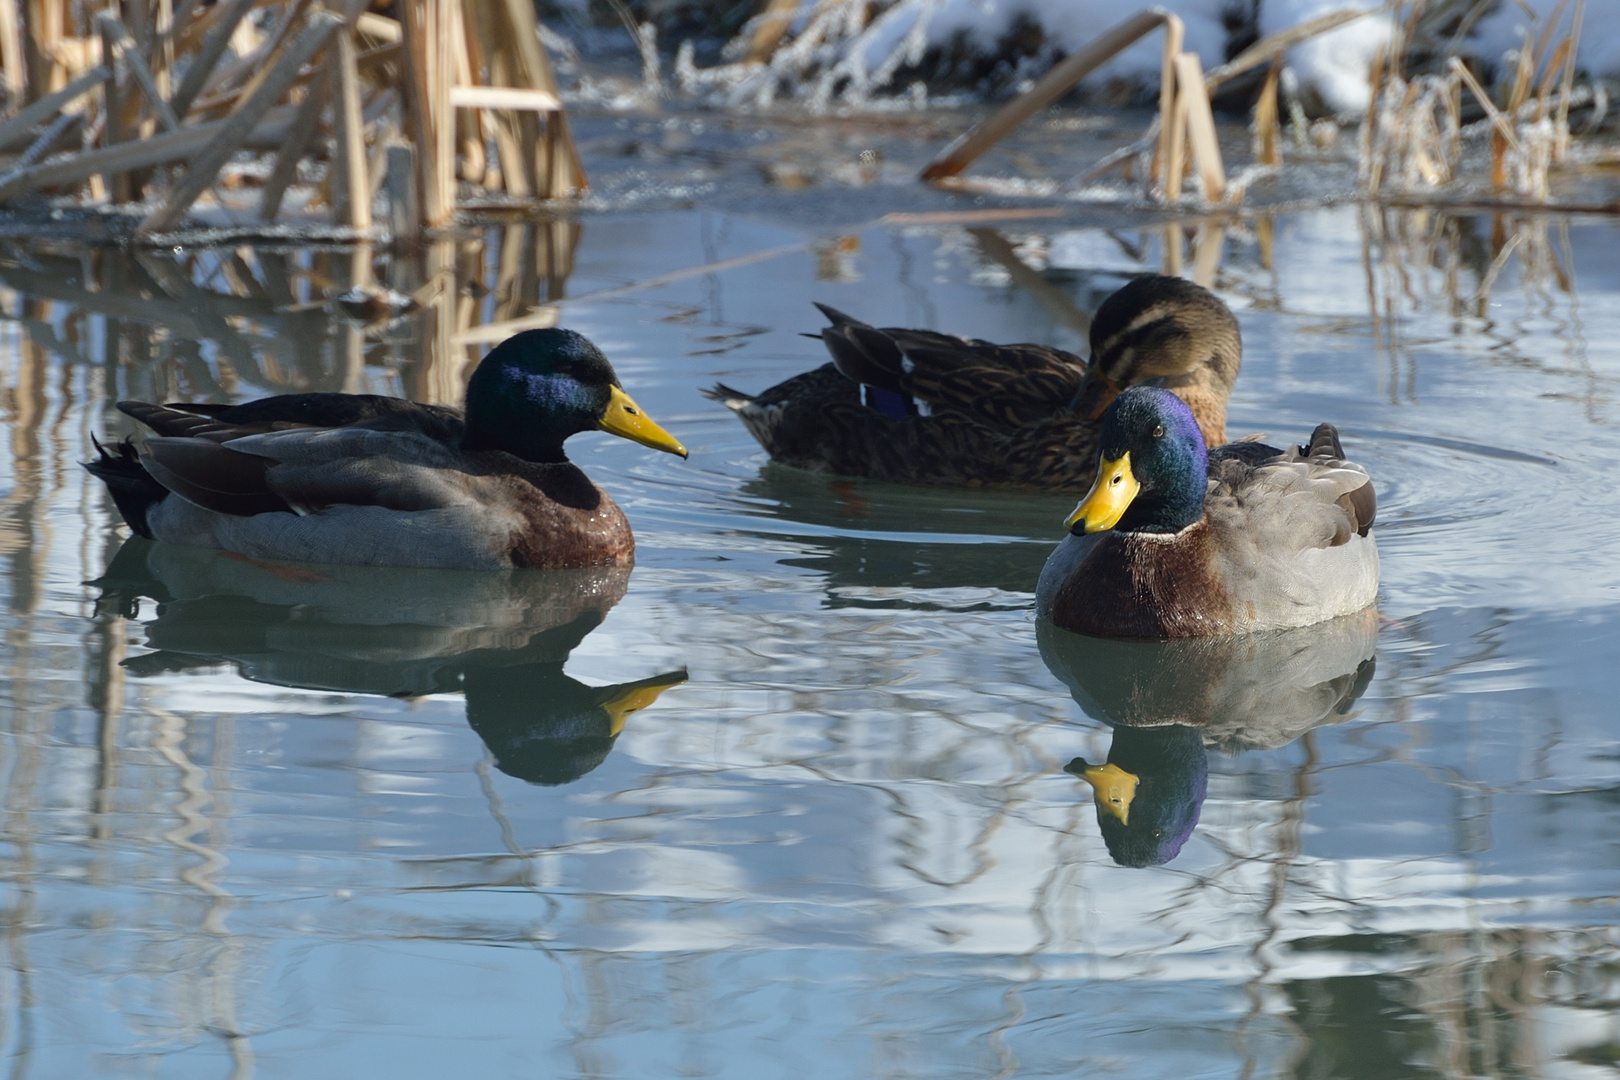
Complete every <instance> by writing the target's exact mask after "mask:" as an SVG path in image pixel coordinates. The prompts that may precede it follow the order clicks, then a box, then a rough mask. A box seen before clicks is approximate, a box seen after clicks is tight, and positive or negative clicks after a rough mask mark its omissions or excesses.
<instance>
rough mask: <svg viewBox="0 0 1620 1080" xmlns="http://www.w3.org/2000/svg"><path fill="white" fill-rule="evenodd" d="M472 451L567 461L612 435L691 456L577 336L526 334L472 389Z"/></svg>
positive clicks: (476, 375)
mask: <svg viewBox="0 0 1620 1080" xmlns="http://www.w3.org/2000/svg"><path fill="white" fill-rule="evenodd" d="M466 412H467V428H466V433H465V434H464V435H463V436H462V445H463V446H465V447H466V448H467V449H469V450H505V451H506V452H507V453H510V454H515V455H517V456H518V457H520V458H524V459H526V460H528V461H540V462H556V461H565V460H567V458H566V455H564V454H563V449H562V444H563V441H564V440H566V439H567V438H568V437H569V436H571V435H577V434H578V433H579V432H581V431H607V432H610V433H612V434H614V435H618V436H620V437H621V438H625V439H629V440H631V441H632V442H638V443H641V444H642V445H643V446H650V447H652V448H653V449H654V450H663V451H665V452H666V453H670V454H679V455H680V456H681V457H685V456H686V447H684V446H682V445H681V444H680V443H679V442H678V441H677V440H676V439H675V437H674V436H672V435H670V433H669V432H667V431H665V430H664V429H663V428H661V427H659V426H658V425H657V424H656V423H654V422H653V421H652V420H651V419H650V418H649V417H648V416H647V414H646V413H645V412H643V411H642V410H641V408H640V406H638V405H637V404H636V403H635V402H634V401H632V400H631V399H630V395H629V394H626V393H625V392H624V389H623V388H622V387H621V386H620V385H619V377H618V376H617V375H616V374H614V372H613V365H612V364H610V363H608V359H607V357H605V356H603V355H602V350H600V349H598V348H597V347H596V346H595V345H593V344H591V343H590V341H589V340H588V339H586V338H585V336H584V335H583V334H578V333H575V332H574V331H572V330H561V329H545V330H525V331H524V332H523V333H521V334H515V335H513V336H512V337H509V338H507V339H506V340H505V341H503V342H501V343H500V344H499V345H497V346H496V347H495V348H494V349H492V350H490V353H489V355H488V356H486V357H484V360H483V362H482V363H480V364H479V365H478V370H476V371H474V372H473V376H472V378H471V379H470V380H469V381H468V383H467V410H466Z"/></svg>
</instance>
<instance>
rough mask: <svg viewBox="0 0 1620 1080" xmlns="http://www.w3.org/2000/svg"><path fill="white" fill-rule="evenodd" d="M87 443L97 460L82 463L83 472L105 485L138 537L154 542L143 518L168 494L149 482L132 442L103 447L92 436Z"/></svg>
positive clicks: (150, 476) (128, 440) (162, 487)
mask: <svg viewBox="0 0 1620 1080" xmlns="http://www.w3.org/2000/svg"><path fill="white" fill-rule="evenodd" d="M90 441H91V442H92V443H93V444H95V448H96V454H97V457H96V460H94V461H86V462H84V467H85V469H86V470H87V471H88V472H89V473H90V475H91V476H94V477H95V478H96V479H98V480H100V481H101V482H103V483H104V484H106V485H107V490H108V492H110V493H111V494H112V497H113V502H114V503H116V504H117V506H118V512H119V513H120V514H122V515H123V517H124V522H125V524H127V525H128V526H129V527H130V529H132V530H133V531H134V532H135V534H136V535H137V536H144V537H146V538H147V539H148V540H151V539H155V538H154V537H153V536H152V529H151V526H149V525H148V524H147V522H146V515H147V513H148V512H150V511H151V509H152V507H154V506H156V505H157V504H158V503H160V502H162V501H163V500H164V498H165V497H166V496H167V495H168V494H169V490H168V489H167V488H165V487H164V486H163V485H162V484H160V483H158V482H157V481H156V480H154V479H152V475H151V474H150V473H148V472H147V471H146V468H145V466H143V465H142V464H141V455H140V453H139V452H138V451H137V450H136V449H135V440H133V439H129V438H126V439H123V440H122V441H120V442H115V443H113V444H112V446H110V447H109V446H105V445H103V444H102V443H101V442H100V441H99V440H98V439H97V438H96V437H95V436H94V435H92V436H91V437H90Z"/></svg>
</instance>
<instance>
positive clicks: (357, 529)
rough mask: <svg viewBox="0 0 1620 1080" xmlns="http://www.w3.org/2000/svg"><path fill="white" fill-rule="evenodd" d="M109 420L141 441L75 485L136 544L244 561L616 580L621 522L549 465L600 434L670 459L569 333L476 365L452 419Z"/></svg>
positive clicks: (160, 409)
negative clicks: (567, 573) (584, 569)
mask: <svg viewBox="0 0 1620 1080" xmlns="http://www.w3.org/2000/svg"><path fill="white" fill-rule="evenodd" d="M118 408H119V410H120V411H122V412H125V413H127V414H129V415H130V416H133V417H134V418H135V419H137V420H139V421H141V422H142V423H143V424H146V425H147V426H148V427H150V428H152V430H154V431H155V432H157V435H158V437H156V438H149V439H147V440H146V443H145V446H144V447H143V448H142V449H141V450H140V452H139V453H137V451H136V449H135V447H134V446H133V445H132V444H131V443H130V442H128V441H127V440H126V441H125V442H124V443H122V444H120V445H118V446H117V447H114V448H113V449H112V450H109V449H108V448H106V447H100V446H99V444H98V448H99V449H100V458H99V459H98V460H96V461H92V462H88V463H87V464H86V466H85V467H86V468H88V469H89V470H90V472H91V473H93V474H94V475H96V476H98V477H100V478H101V479H102V480H104V481H106V483H107V486H108V488H110V489H111V491H112V495H113V499H114V501H116V502H117V504H118V510H119V512H120V513H121V514H123V516H124V520H125V521H126V522H128V523H129V526H130V528H131V529H133V530H135V532H137V533H139V534H140V535H142V536H147V537H151V538H153V539H157V540H167V541H171V542H173V543H178V544H190V545H193V546H197V547H212V548H223V549H224V550H226V551H231V552H235V553H237V554H240V555H246V556H250V557H253V558H260V559H283V560H289V561H298V562H330V563H357V564H369V565H376V566H419V567H444V568H449V569H503V568H510V567H530V566H532V567H547V568H557V567H572V566H592V565H598V564H605V563H628V562H630V561H631V559H632V557H633V554H634V551H635V540H634V538H633V537H632V536H631V534H630V524H629V522H627V521H626V520H625V517H624V512H623V511H621V510H620V509H619V508H618V506H617V505H616V504H615V503H614V502H613V500H612V499H611V498H609V497H608V495H607V493H606V492H605V491H603V490H602V489H601V488H599V487H597V486H596V485H595V484H593V483H591V481H590V478H589V477H587V476H586V475H585V474H584V473H583V472H582V471H580V468H579V467H578V466H577V465H575V464H573V463H572V462H570V461H569V460H568V458H567V456H566V455H565V454H564V453H563V441H564V440H565V439H567V438H568V437H569V436H570V435H574V434H576V433H578V432H581V431H607V432H611V433H613V434H615V435H619V436H622V437H623V438H626V439H630V440H632V441H633V442H638V443H641V444H642V445H643V446H650V447H652V448H653V449H655V450H664V451H667V452H668V453H671V454H679V455H680V456H681V457H685V456H686V448H685V447H683V446H682V445H681V444H680V443H679V442H677V441H675V439H674V438H673V437H672V436H671V435H670V434H669V433H668V432H666V431H665V430H664V429H663V428H661V427H659V426H658V425H657V424H655V423H653V421H652V420H651V419H649V418H648V417H647V415H646V414H645V413H643V412H642V411H641V409H640V408H639V407H638V406H637V405H636V403H635V402H634V401H632V400H630V396H629V395H628V394H626V393H625V392H624V390H623V389H622V388H620V386H619V379H618V376H616V375H615V374H614V373H613V367H612V365H611V364H609V363H608V361H607V358H606V357H605V356H603V355H602V353H601V352H600V351H599V350H598V349H597V348H596V346H595V345H592V344H591V343H590V342H589V341H587V340H586V339H585V338H584V337H582V336H580V335H579V334H576V333H574V332H573V331H572V330H529V331H525V332H524V333H521V334H518V335H516V336H515V337H512V338H509V339H508V340H506V341H505V342H502V343H501V344H500V345H499V346H497V347H496V348H495V349H493V350H491V352H490V354H489V355H488V356H486V357H485V358H484V360H483V362H482V363H481V364H479V365H478V369H477V370H476V371H474V372H473V376H472V379H471V380H470V381H469V382H468V384H467V403H466V409H465V411H464V412H461V411H457V410H455V409H449V408H445V407H443V406H437V405H422V404H418V403H416V402H411V401H403V400H401V399H399V398H389V397H378V396H376V395H372V394H284V395H281V396H278V397H271V398H264V399H262V400H259V401H250V402H247V403H246V404H243V405H205V404H177V405H150V404H147V403H145V402H140V401H124V402H119V404H118Z"/></svg>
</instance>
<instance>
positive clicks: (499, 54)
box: [0, 0, 585, 237]
mask: <svg viewBox="0 0 1620 1080" xmlns="http://www.w3.org/2000/svg"><path fill="white" fill-rule="evenodd" d="M100 2H101V0H97V3H100ZM109 2H110V3H111V5H112V6H110V7H108V9H107V10H105V11H99V12H98V11H97V9H96V5H95V4H92V6H91V9H90V11H89V13H87V14H84V15H77V14H75V13H76V12H78V11H79V8H77V7H72V6H71V5H70V4H69V2H68V0H0V67H3V70H4V76H3V79H0V87H3V88H5V89H7V90H8V92H9V97H8V99H7V100H6V101H5V105H6V106H7V107H8V109H9V111H10V113H11V115H10V116H9V117H8V118H5V119H0V150H4V149H11V150H13V152H15V150H16V149H18V148H20V147H23V146H27V147H28V153H26V154H25V155H23V156H22V157H21V159H20V160H18V159H13V160H12V161H11V162H9V164H8V167H7V169H6V171H5V172H4V174H3V175H0V202H4V201H5V200H7V199H10V198H15V197H16V196H18V195H21V194H23V193H25V192H28V191H34V190H38V189H39V188H42V187H51V186H62V185H73V184H83V183H84V182H85V181H86V180H87V179H89V180H91V189H92V195H93V196H94V197H95V198H98V199H101V198H106V197H109V196H110V197H111V198H112V199H114V200H115V201H119V202H128V201H131V200H134V199H138V198H142V197H144V196H146V195H147V194H148V193H149V188H148V185H149V183H150V182H151V181H152V180H153V179H154V176H153V174H152V173H151V170H152V168H153V167H155V166H157V165H164V164H173V163H177V162H182V161H184V160H185V159H187V158H193V159H194V160H192V161H191V163H190V164H191V167H190V168H189V169H187V170H185V171H184V173H183V174H181V175H180V176H179V177H178V178H177V179H176V180H175V182H174V184H173V186H172V187H171V189H170V190H169V191H168V192H167V193H166V195H165V197H164V199H163V201H162V205H161V206H160V207H159V209H158V210H157V211H155V212H154V213H152V214H151V215H149V216H148V217H147V218H146V220H145V221H143V222H142V224H141V226H140V227H139V229H138V230H137V233H136V235H137V237H147V236H150V235H152V234H153V233H154V232H158V231H162V230H166V229H168V228H170V227H172V226H174V225H177V224H178V223H179V220H180V218H181V217H183V216H184V214H185V213H186V212H187V211H188V209H189V207H190V206H191V205H193V204H194V203H195V201H196V199H197V197H198V195H199V194H200V192H201V191H203V190H207V188H208V187H210V186H212V181H213V177H214V176H215V175H217V173H218V170H219V168H220V167H221V166H222V165H223V163H224V162H225V161H226V160H228V159H229V157H230V155H231V154H233V153H235V152H236V151H237V150H239V149H241V148H243V147H244V146H245V145H247V143H248V142H249V141H252V142H253V144H254V146H255V148H258V147H259V146H261V145H262V144H263V141H264V139H265V137H266V136H267V135H273V134H281V135H284V136H285V140H286V141H285V142H284V143H283V144H282V145H281V146H279V147H277V148H276V149H277V151H278V153H277V156H276V161H275V164H274V167H273V168H272V170H271V174H270V176H269V177H268V179H267V182H266V185H265V190H264V192H263V197H262V198H261V199H260V202H259V205H258V207H257V212H258V217H259V218H260V220H265V221H268V220H271V219H273V218H274V217H275V216H276V215H277V214H278V213H280V212H281V209H282V206H283V203H284V201H285V196H286V193H287V191H288V189H289V188H290V186H291V185H292V184H293V183H294V182H295V181H296V179H297V176H298V164H299V160H300V158H301V157H302V156H303V155H304V154H306V153H310V152H313V153H315V154H317V155H318V156H323V157H324V156H327V151H326V150H325V147H324V144H323V143H321V142H320V141H318V139H317V136H318V134H319V131H320V128H321V123H322V120H321V116H322V109H323V108H324V106H325V105H328V104H330V105H331V106H332V107H333V112H332V114H331V130H332V132H333V134H334V136H335V138H334V140H333V144H332V150H331V152H330V161H331V169H330V170H329V173H328V180H327V182H326V185H325V186H326V188H327V198H328V201H329V202H330V203H331V204H332V207H333V211H334V214H335V215H336V217H337V218H338V220H339V222H340V223H341V224H346V225H349V226H350V227H353V228H355V229H359V230H362V231H363V230H365V229H366V228H368V227H369V226H370V224H371V221H370V211H371V203H372V198H373V196H374V195H375V193H376V192H377V191H378V190H379V189H380V188H381V186H382V176H383V175H384V173H383V163H384V159H385V158H387V157H388V154H387V146H388V143H389V142H390V140H391V139H392V138H393V137H394V136H392V135H391V134H390V133H391V132H398V131H399V130H400V128H401V126H402V123H401V119H400V112H401V111H403V114H404V118H403V127H404V128H405V129H406V132H407V133H408V134H409V135H410V136H411V137H412V141H413V142H415V144H416V147H417V154H416V155H415V157H416V160H417V162H418V168H419V169H420V170H421V177H420V179H421V180H422V181H423V182H422V183H420V184H418V185H413V186H414V187H415V188H416V192H417V193H416V195H415V199H416V200H419V201H417V202H416V205H418V206H420V207H421V208H422V209H421V212H420V214H419V217H429V218H430V219H431V221H433V222H434V223H444V222H448V221H449V220H450V218H451V217H452V216H453V214H454V213H455V209H456V203H457V195H458V178H459V177H460V176H465V177H466V178H467V179H469V180H470V181H472V182H475V183H483V184H484V185H485V186H487V187H490V188H491V189H494V190H504V191H505V192H506V193H507V194H509V195H517V196H520V197H526V196H531V195H533V194H536V193H538V194H541V195H544V196H548V197H549V196H555V195H562V194H567V193H571V192H574V191H577V190H579V189H581V188H583V187H584V184H585V180H584V171H583V169H582V168H581V166H580V163H579V157H578V150H577V148H576V147H575V146H574V144H573V140H572V137H571V134H570V132H569V129H568V124H567V120H566V117H565V115H564V113H563V111H562V106H561V103H560V101H559V100H558V98H557V87H556V83H555V81H554V79H553V77H552V74H551V70H550V65H549V62H548V60H547V58H546V55H545V53H544V51H543V50H542V49H541V48H540V41H539V26H538V23H537V21H536V19H535V14H534V11H533V8H532V4H531V2H530V0H481V2H479V3H475V4H472V5H471V8H470V9H469V6H468V4H467V3H466V0H396V3H395V8H396V10H397V12H398V18H399V19H400V20H401V21H403V23H404V24H405V25H404V26H402V25H401V21H396V20H395V18H391V17H386V16H382V15H378V14H375V13H372V12H369V11H366V10H365V9H366V7H367V6H368V5H367V2H366V0H218V2H217V3H214V4H211V5H210V6H208V7H204V6H203V4H204V3H205V2H206V0H175V2H173V3H172V9H171V0H109ZM25 4H26V5H27V7H26V10H24V5H25ZM339 6H341V7H342V8H343V12H342V16H341V21H342V22H343V23H345V24H347V25H346V28H345V29H344V30H343V32H342V35H341V36H340V38H339V39H337V41H336V42H333V43H328V44H326V45H325V46H322V45H320V44H319V43H318V42H320V41H325V40H326V38H328V37H329V35H330V33H331V32H334V31H333V30H332V29H331V27H330V26H328V24H329V23H331V21H332V20H333V19H334V18H338V16H337V15H336V14H334V12H333V11H328V10H327V8H328V7H330V8H333V9H336V8H338V7H339ZM259 7H266V8H270V9H271V10H272V13H273V23H272V26H271V28H270V29H269V30H268V32H265V31H261V30H258V29H254V28H253V24H252V23H251V22H250V21H249V16H250V14H251V13H252V12H253V11H254V10H255V9H257V8H259ZM120 11H121V12H122V14H123V18H122V19H120V18H119V15H118V12H120ZM8 15H15V16H16V18H15V19H14V20H8V18H7V16H8ZM25 15H26V16H27V18H26V20H25V19H24V16H25ZM467 17H472V18H473V19H474V25H469V24H467V22H466V21H465V19H466V18H467ZM74 18H77V19H78V20H79V22H80V23H81V24H82V23H84V22H86V21H88V23H89V24H90V25H89V27H88V28H89V29H90V30H91V31H92V32H93V33H94V34H96V36H97V37H99V39H100V41H99V43H98V44H99V46H100V52H101V56H102V59H103V62H102V63H100V64H98V65H97V66H95V67H93V68H90V69H89V70H85V66H86V65H87V63H88V61H89V59H90V58H91V57H94V56H95V52H94V51H93V50H92V48H91V47H90V46H91V44H92V42H91V41H89V40H87V39H85V38H84V37H82V36H81V37H75V36H72V35H73V33H74V26H73V23H72V20H73V19H74ZM13 22H15V24H16V25H15V27H13V26H12V25H11V23H13ZM475 26H476V29H477V32H476V33H475ZM316 27H320V28H321V30H320V32H319V33H315V34H313V35H312V30H313V29H314V28H316ZM360 27H363V29H361V30H360V32H363V33H364V34H365V35H366V38H365V40H364V42H357V41H356V40H355V39H353V38H352V37H351V34H352V33H353V32H354V31H355V29H356V28H360ZM13 29H15V31H16V32H15V33H13ZM79 32H80V33H81V34H82V33H83V30H82V29H81V30H80V31H79ZM312 42H314V43H315V44H312ZM377 42H381V43H382V44H381V45H378V46H377V47H371V46H373V45H374V44H375V43H377ZM407 44H408V45H409V46H410V47H409V48H407V47H406V45H407ZM323 47H324V48H325V50H326V52H327V58H326V59H325V61H321V62H318V57H319V54H320V53H321V51H322V49H323ZM362 47H364V49H365V51H362ZM312 48H313V50H314V51H311V49H312ZM228 51H231V52H233V53H235V54H236V55H235V56H234V59H230V60H229V61H228V62H227V61H226V56H227V52H228ZM18 53H20V54H21V59H20V60H19V59H18V55H17V54H18ZM177 55H178V58H179V60H178V67H179V68H180V69H181V70H183V72H184V74H183V76H182V77H179V78H175V79H174V80H173V81H174V82H175V83H176V84H177V85H176V86H174V87H173V88H172V90H171V87H170V81H171V79H170V76H171V72H172V71H174V70H175V69H176V67H177V64H176V58H177ZM486 72H487V76H488V77H487V78H486V77H485V76H486ZM126 73H127V74H126ZM70 79H71V81H69V80H70ZM53 82H54V83H55V85H56V86H61V89H60V90H58V91H54V92H49V93H46V92H44V91H45V90H48V89H51V88H52V86H51V84H52V83H53ZM485 82H487V83H489V84H490V85H481V84H482V83H485ZM62 83H67V84H68V85H66V86H62V85H61V84H62ZM300 85H303V86H304V87H305V89H304V90H303V91H302V100H300V94H299V92H298V91H297V90H295V89H294V88H295V87H298V86H300ZM98 86H99V87H101V88H102V92H103V97H102V99H101V100H99V101H97V102H96V103H95V107H94V110H93V111H92V112H89V113H81V112H80V111H79V109H80V108H81V106H79V105H77V104H76V102H78V101H79V100H80V99H82V98H83V97H84V96H85V95H87V94H91V93H93V92H94V91H95V89H96V88H97V87H98ZM29 88H33V89H34V90H35V91H36V92H37V93H38V94H39V100H37V101H35V102H32V103H25V101H24V99H23V97H22V94H23V93H25V92H27V90H28V89H29ZM458 94H459V95H460V96H459V97H458ZM289 95H290V98H289ZM141 99H144V100H141ZM289 100H290V101H291V104H285V105H279V106H278V102H282V103H285V102H288V101H289ZM368 102H369V104H368ZM64 110H66V111H64ZM272 111H274V112H275V114H276V119H275V120H274V121H272V120H271V119H270V114H271V112H272ZM486 113H487V114H488V115H486ZM86 116H96V120H95V122H94V123H93V124H90V125H88V128H87V129H86V130H87V134H86V135H85V137H84V138H85V139H86V140H87V145H88V147H89V149H86V150H82V151H70V152H69V153H68V154H67V155H63V156H59V157H56V158H51V159H49V160H42V159H43V158H45V157H46V155H47V153H48V152H56V151H58V150H59V149H61V148H62V146H63V142H64V139H66V138H67V136H68V135H69V134H70V133H71V132H74V131H76V130H78V128H79V127H80V126H82V125H83V124H84V120H85V117H86ZM215 116H219V117H221V119H220V120H217V121H215V120H213V119H212V117H215ZM153 118H155V126H156V128H157V131H156V132H155V133H153V132H152V129H153V126H154V119H153ZM491 136H493V137H494V139H495V142H496V144H497V146H498V147H499V151H500V158H501V164H500V168H498V169H497V168H495V167H493V161H492V160H491V161H486V160H485V146H486V140H487V139H488V138H489V137H491ZM372 144H375V147H376V149H375V151H374V152H370V153H368V146H369V145H372ZM204 174H207V175H206V178H205V175H204ZM161 175H162V174H160V176H161ZM91 178H94V179H91ZM194 189H198V190H194ZM391 190H392V188H391ZM216 197H221V193H219V192H216ZM391 219H392V218H391ZM418 224H419V223H418Z"/></svg>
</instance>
